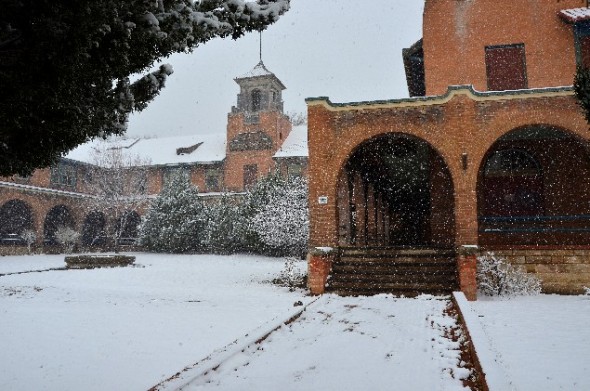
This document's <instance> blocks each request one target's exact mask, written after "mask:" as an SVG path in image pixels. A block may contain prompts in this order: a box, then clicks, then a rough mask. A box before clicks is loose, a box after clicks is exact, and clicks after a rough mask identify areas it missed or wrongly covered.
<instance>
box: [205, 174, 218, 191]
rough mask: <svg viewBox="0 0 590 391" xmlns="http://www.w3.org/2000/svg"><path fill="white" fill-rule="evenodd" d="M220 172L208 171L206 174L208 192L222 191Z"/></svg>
mask: <svg viewBox="0 0 590 391" xmlns="http://www.w3.org/2000/svg"><path fill="white" fill-rule="evenodd" d="M219 176H220V175H219V171H218V170H208V171H207V173H206V174H205V187H206V188H207V191H220V190H221V186H220V182H221V181H220V180H219Z"/></svg>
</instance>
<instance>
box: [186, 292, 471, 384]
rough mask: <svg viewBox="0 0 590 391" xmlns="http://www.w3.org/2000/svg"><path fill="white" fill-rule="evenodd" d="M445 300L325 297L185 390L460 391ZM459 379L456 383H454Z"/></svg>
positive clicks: (456, 353) (451, 320) (457, 353)
mask: <svg viewBox="0 0 590 391" xmlns="http://www.w3.org/2000/svg"><path fill="white" fill-rule="evenodd" d="M448 304H449V300H448V299H442V298H436V297H432V296H421V297H419V298H417V299H408V298H395V297H392V296H388V295H379V296H374V297H337V296H332V295H325V296H323V297H321V298H320V299H319V300H318V301H317V302H315V303H313V304H311V305H310V306H309V307H308V308H307V309H306V311H305V312H304V313H303V315H302V316H301V317H300V318H299V319H298V320H297V321H295V322H293V323H291V324H289V325H288V326H285V327H282V328H281V329H280V330H278V331H277V332H275V333H273V334H271V336H270V337H269V338H268V339H266V340H265V341H263V342H262V343H261V344H258V345H255V346H251V347H250V349H246V350H245V351H243V352H239V354H238V355H236V356H235V357H233V358H232V360H231V362H230V364H229V365H223V366H221V367H219V368H218V369H217V370H216V371H210V372H209V373H208V374H207V375H205V376H200V377H197V378H196V379H194V380H193V381H192V382H190V383H189V384H188V385H186V386H185V387H182V390H187V391H189V390H191V391H192V390H195V391H196V390H310V389H319V390H389V389H398V390H463V389H464V387H463V385H462V383H461V381H460V380H459V378H460V377H467V376H468V375H469V371H468V370H466V369H462V368H458V365H457V364H459V362H460V357H459V356H460V351H459V349H460V346H459V343H458V342H452V341H450V340H449V339H447V338H446V337H445V336H444V334H445V330H446V328H447V327H452V326H454V325H456V322H455V319H454V318H452V317H450V316H448V315H445V314H444V313H443V311H444V310H445V308H446V307H447V305H448ZM453 376H454V377H453Z"/></svg>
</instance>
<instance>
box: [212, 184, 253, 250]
mask: <svg viewBox="0 0 590 391" xmlns="http://www.w3.org/2000/svg"><path fill="white" fill-rule="evenodd" d="M206 214H207V221H208V224H207V228H206V232H205V235H204V237H205V238H204V247H205V249H206V250H207V251H209V252H212V253H214V254H232V253H234V252H237V251H240V250H242V249H243V248H244V244H243V243H244V239H243V238H244V236H245V230H246V224H244V219H243V218H242V216H241V210H240V206H239V205H238V203H237V201H236V200H232V199H231V198H230V197H228V196H227V195H225V194H224V195H223V196H222V197H221V198H220V199H219V200H218V201H217V202H215V203H212V204H211V205H208V206H207V208H206Z"/></svg>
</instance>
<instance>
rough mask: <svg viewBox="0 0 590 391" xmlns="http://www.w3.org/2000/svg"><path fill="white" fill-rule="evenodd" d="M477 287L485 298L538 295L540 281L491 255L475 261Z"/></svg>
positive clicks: (488, 254) (485, 255)
mask: <svg viewBox="0 0 590 391" xmlns="http://www.w3.org/2000/svg"><path fill="white" fill-rule="evenodd" d="M477 261H478V262H477V287H478V289H479V291H480V292H481V293H482V294H484V295H487V296H517V295H538V294H539V293H541V281H540V280H539V279H538V278H537V277H536V276H533V275H530V274H527V273H526V272H524V271H522V270H520V269H517V268H515V267H514V266H512V265H511V264H510V263H508V262H507V261H506V260H505V259H502V258H500V257H498V256H496V255H495V254H493V253H487V254H484V255H482V256H480V257H478V259H477Z"/></svg>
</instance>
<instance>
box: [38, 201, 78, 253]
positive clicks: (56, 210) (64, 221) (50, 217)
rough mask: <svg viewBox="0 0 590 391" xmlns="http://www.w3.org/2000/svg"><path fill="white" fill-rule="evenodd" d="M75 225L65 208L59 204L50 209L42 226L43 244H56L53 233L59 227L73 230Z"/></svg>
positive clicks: (68, 210) (70, 214)
mask: <svg viewBox="0 0 590 391" xmlns="http://www.w3.org/2000/svg"><path fill="white" fill-rule="evenodd" d="M75 225H76V224H75V221H74V218H73V216H72V213H71V212H70V209H69V208H68V207H67V206H65V205H63V204H61V205H56V206H54V207H52V208H51V209H50V210H49V212H47V216H46V217H45V223H44V225H43V237H44V242H45V244H50V245H54V244H57V242H56V239H55V233H56V232H57V230H58V228H59V227H61V226H66V227H70V228H74V227H75Z"/></svg>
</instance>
